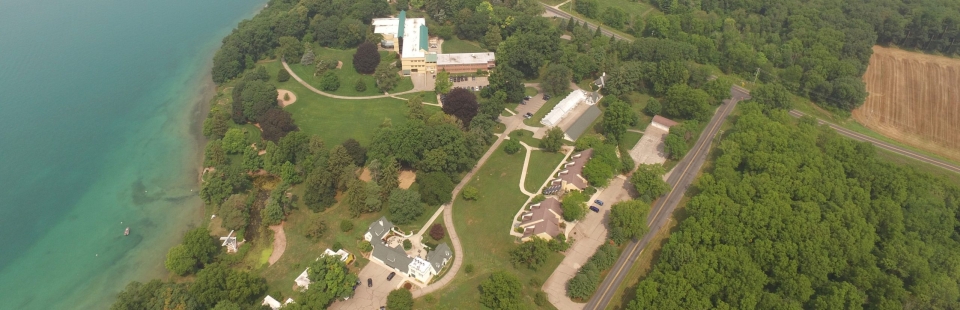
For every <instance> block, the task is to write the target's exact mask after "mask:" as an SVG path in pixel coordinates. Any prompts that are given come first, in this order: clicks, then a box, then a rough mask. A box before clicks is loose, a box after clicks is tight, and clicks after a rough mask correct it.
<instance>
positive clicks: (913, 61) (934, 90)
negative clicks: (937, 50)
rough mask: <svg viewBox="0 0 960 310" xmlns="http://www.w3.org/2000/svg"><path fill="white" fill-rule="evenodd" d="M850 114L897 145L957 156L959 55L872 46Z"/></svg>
mask: <svg viewBox="0 0 960 310" xmlns="http://www.w3.org/2000/svg"><path fill="white" fill-rule="evenodd" d="M863 79H864V82H865V83H866V84H867V92H868V94H869V95H868V96H867V100H866V101H865V102H864V104H863V105H862V106H860V108H857V109H856V110H854V111H853V113H852V115H853V118H854V119H856V120H857V121H858V122H859V123H861V124H863V125H864V126H866V127H867V128H870V129H872V130H874V131H876V132H878V133H880V134H883V135H885V136H887V137H890V138H892V139H894V140H896V141H899V142H901V143H905V144H907V145H910V146H914V147H917V148H920V149H923V150H926V151H929V152H932V153H935V154H938V155H940V156H944V157H947V158H949V159H953V160H955V161H957V160H960V104H958V102H960V99H958V98H960V87H957V86H960V59H952V58H947V57H941V56H933V55H926V54H921V53H914V52H907V51H903V50H899V49H895V48H885V47H880V46H874V47H873V56H871V57H870V65H869V66H868V67H867V72H866V73H865V74H864V77H863Z"/></svg>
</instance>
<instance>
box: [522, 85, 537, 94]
mask: <svg viewBox="0 0 960 310" xmlns="http://www.w3.org/2000/svg"><path fill="white" fill-rule="evenodd" d="M538 93H540V91H538V90H537V88H535V87H529V86H527V87H524V88H523V94H524V95H527V96H531V97H532V96H536V95H537V94H538Z"/></svg>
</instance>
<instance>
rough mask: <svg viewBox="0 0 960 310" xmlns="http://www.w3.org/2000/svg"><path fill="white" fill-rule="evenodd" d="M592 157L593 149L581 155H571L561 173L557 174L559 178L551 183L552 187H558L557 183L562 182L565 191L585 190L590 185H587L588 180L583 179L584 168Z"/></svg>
mask: <svg viewBox="0 0 960 310" xmlns="http://www.w3.org/2000/svg"><path fill="white" fill-rule="evenodd" d="M592 156H593V149H586V150H583V151H581V152H580V153H576V154H573V155H571V156H570V158H569V160H568V161H567V162H566V163H564V164H563V167H561V168H560V171H559V172H557V178H556V179H554V180H553V182H551V185H556V182H557V181H560V185H561V186H562V188H563V190H564V191H570V190H583V189H584V188H587V186H589V184H588V183H587V179H585V178H583V175H582V173H583V166H584V165H586V164H587V161H588V160H590V157H592Z"/></svg>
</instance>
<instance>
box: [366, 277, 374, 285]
mask: <svg viewBox="0 0 960 310" xmlns="http://www.w3.org/2000/svg"><path fill="white" fill-rule="evenodd" d="M367 287H373V279H371V278H367Z"/></svg>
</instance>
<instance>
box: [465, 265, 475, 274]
mask: <svg viewBox="0 0 960 310" xmlns="http://www.w3.org/2000/svg"><path fill="white" fill-rule="evenodd" d="M463 272H466V273H468V274H470V273H473V264H467V265H466V266H463Z"/></svg>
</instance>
